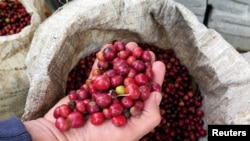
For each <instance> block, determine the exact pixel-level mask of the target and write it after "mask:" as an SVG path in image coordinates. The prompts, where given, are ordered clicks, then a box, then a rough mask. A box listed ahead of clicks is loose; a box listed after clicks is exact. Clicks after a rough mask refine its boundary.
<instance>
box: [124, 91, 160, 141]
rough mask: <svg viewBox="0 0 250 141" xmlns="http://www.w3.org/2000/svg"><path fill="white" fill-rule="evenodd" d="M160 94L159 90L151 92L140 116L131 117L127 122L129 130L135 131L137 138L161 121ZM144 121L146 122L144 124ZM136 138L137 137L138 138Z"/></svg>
mask: <svg viewBox="0 0 250 141" xmlns="http://www.w3.org/2000/svg"><path fill="white" fill-rule="evenodd" d="M161 99H162V95H161V94H160V93H159V92H152V93H151V95H150V97H149V98H148V99H147V100H146V101H145V107H144V110H143V112H142V114H141V116H140V117H131V119H130V120H129V122H128V126H129V127H136V128H130V129H129V130H131V132H133V133H137V137H138V135H140V136H139V138H141V137H142V136H144V135H145V134H147V133H148V132H150V131H152V130H153V129H154V128H155V127H156V126H157V125H159V123H160V121H161V115H160V109H159V103H160V101H161ZM145 123H146V124H145ZM139 138H138V139H139Z"/></svg>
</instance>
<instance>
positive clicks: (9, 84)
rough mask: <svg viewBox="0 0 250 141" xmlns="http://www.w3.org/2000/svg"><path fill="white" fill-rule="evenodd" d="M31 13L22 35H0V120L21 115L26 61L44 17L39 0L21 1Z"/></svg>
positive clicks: (23, 103) (26, 88) (24, 99)
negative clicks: (34, 34)
mask: <svg viewBox="0 0 250 141" xmlns="http://www.w3.org/2000/svg"><path fill="white" fill-rule="evenodd" d="M20 2H21V3H22V4H23V5H24V7H25V8H26V10H27V12H28V13H30V14H31V24H30V25H28V26H26V27H25V28H24V29H22V31H21V32H19V33H17V34H14V35H9V36H0V113H1V114H0V119H5V118H8V117H10V116H18V117H21V115H22V114H23V112H24V106H25V102H26V97H27V94H28V89H29V80H28V77H27V73H26V68H27V67H26V65H25V58H26V55H27V52H28V48H29V45H30V42H31V40H32V37H33V33H34V31H35V30H36V29H37V27H38V25H39V24H40V23H41V21H42V20H43V18H44V14H43V5H44V2H43V1H42V0H39V1H37V0H29V1H27V0H20Z"/></svg>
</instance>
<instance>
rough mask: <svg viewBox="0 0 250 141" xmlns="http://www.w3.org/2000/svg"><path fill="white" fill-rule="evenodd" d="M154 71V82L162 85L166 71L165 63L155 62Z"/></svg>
mask: <svg viewBox="0 0 250 141" xmlns="http://www.w3.org/2000/svg"><path fill="white" fill-rule="evenodd" d="M152 71H153V76H154V82H156V83H158V84H160V86H162V83H163V80H164V75H165V71H166V69H165V64H164V63H163V62H161V61H156V62H154V63H153V66H152Z"/></svg>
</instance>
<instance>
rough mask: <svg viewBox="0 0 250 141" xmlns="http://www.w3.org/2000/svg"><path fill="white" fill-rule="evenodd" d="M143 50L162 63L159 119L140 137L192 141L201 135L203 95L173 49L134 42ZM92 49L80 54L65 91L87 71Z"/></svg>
mask: <svg viewBox="0 0 250 141" xmlns="http://www.w3.org/2000/svg"><path fill="white" fill-rule="evenodd" d="M138 46H140V47H141V48H142V49H143V50H150V51H152V52H153V53H154V54H156V55H155V57H156V60H158V61H162V62H163V63H164V64H165V66H166V73H165V77H164V81H163V84H162V94H163V98H162V101H161V104H160V109H161V116H162V120H161V123H160V124H159V125H158V126H157V127H156V128H155V129H154V130H153V131H151V132H150V133H148V134H147V135H145V136H144V137H142V138H141V141H163V140H167V141H194V140H198V139H199V138H201V137H205V136H206V134H207V131H206V130H205V129H204V121H203V116H204V113H203V111H202V110H201V106H202V100H203V97H202V95H201V93H200V91H199V87H198V85H197V84H196V83H195V82H194V81H193V79H192V77H191V76H190V74H189V72H188V69H187V68H186V67H185V66H184V65H182V64H181V61H180V60H179V59H178V57H177V56H176V54H175V52H174V50H173V49H163V48H161V47H158V46H155V45H151V44H147V43H138ZM96 53H97V52H93V53H91V54H89V55H88V56H86V57H84V58H81V59H80V60H79V62H78V63H77V65H76V66H75V67H74V68H73V69H72V70H71V72H70V73H69V75H68V80H67V87H66V94H69V93H70V92H72V91H75V90H77V89H79V87H81V85H82V84H84V83H85V81H86V80H87V79H88V77H89V75H91V68H92V66H93V65H94V61H95V58H96Z"/></svg>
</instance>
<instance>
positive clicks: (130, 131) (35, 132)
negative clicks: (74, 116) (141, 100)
mask: <svg viewBox="0 0 250 141" xmlns="http://www.w3.org/2000/svg"><path fill="white" fill-rule="evenodd" d="M152 58H155V57H154V54H152ZM95 66H96V65H94V66H93V68H95ZM152 70H153V73H154V74H155V75H154V81H155V82H157V83H159V84H160V85H162V82H163V79H164V74H165V65H164V64H163V63H162V62H159V61H154V59H153V62H152ZM90 77H91V76H90ZM161 98H162V96H161V93H159V92H152V93H151V95H150V97H149V98H148V99H147V100H146V101H145V106H144V109H143V111H142V114H141V115H140V116H139V117H130V118H129V119H128V121H127V123H126V125H125V126H123V127H116V126H114V125H113V124H112V123H111V121H110V120H107V121H105V122H104V123H102V124H101V125H98V126H96V125H93V124H92V123H90V121H89V120H87V121H86V123H85V124H84V126H83V127H80V128H71V129H70V130H68V131H64V132H62V131H59V130H58V129H57V128H56V127H55V124H54V123H55V118H54V117H53V111H54V109H55V108H56V107H58V106H60V105H62V104H66V103H68V102H69V99H68V97H64V98H63V99H62V100H60V101H59V102H58V103H57V104H56V105H55V106H54V107H53V108H52V109H51V110H50V111H49V112H48V113H47V114H46V115H45V116H44V117H42V118H39V119H37V120H33V121H28V122H25V126H26V128H27V129H28V131H29V132H30V133H31V135H32V138H33V140H34V141H38V140H62V141H63V140H71V141H81V140H82V141H99V140H104V141H106V140H108V141H110V140H123V141H136V140H139V139H140V138H141V137H142V136H144V135H145V134H147V133H148V132H150V131H151V130H152V129H154V128H155V127H156V126H157V125H158V124H159V123H160V121H161V115H160V112H159V104H160V101H161Z"/></svg>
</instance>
